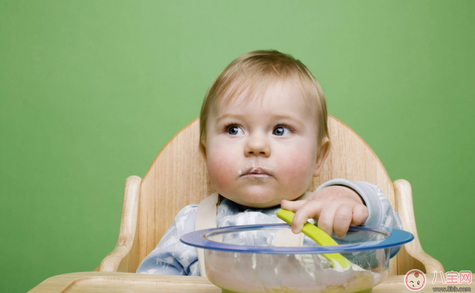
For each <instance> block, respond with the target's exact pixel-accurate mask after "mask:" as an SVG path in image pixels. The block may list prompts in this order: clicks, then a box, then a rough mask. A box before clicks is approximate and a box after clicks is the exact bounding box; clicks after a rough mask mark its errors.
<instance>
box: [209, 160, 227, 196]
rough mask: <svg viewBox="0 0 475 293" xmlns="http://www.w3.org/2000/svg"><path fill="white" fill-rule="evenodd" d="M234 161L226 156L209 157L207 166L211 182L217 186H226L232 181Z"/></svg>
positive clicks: (218, 187)
mask: <svg viewBox="0 0 475 293" xmlns="http://www.w3.org/2000/svg"><path fill="white" fill-rule="evenodd" d="M232 166H233V163H232V162H231V161H230V160H226V157H225V156H213V157H211V156H210V157H208V160H207V167H208V173H209V176H210V180H211V184H212V185H213V186H214V187H215V188H217V189H221V188H226V187H227V186H229V185H230V184H231V183H232V178H233V176H232V175H233V174H232V173H233V168H232Z"/></svg>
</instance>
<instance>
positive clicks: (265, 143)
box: [203, 82, 317, 208]
mask: <svg viewBox="0 0 475 293" xmlns="http://www.w3.org/2000/svg"><path fill="white" fill-rule="evenodd" d="M242 98H243V97H242V96H240V97H233V98H232V99H231V101H229V103H227V104H226V103H221V105H220V106H218V107H216V109H212V110H211V111H210V113H209V116H208V121H207V128H206V130H207V136H206V141H204V142H203V144H204V147H205V159H206V164H207V167H208V172H209V176H210V180H211V184H212V185H213V187H214V188H215V189H216V191H217V192H218V193H219V194H221V195H222V196H224V197H225V198H228V199H230V200H232V201H234V202H236V203H238V204H241V205H245V206H249V207H256V208H265V207H272V206H275V205H278V204H280V202H281V201H282V200H283V199H287V200H293V199H296V198H298V197H299V196H301V195H302V194H303V193H304V192H305V191H306V190H307V189H308V187H309V186H310V184H311V181H312V178H313V175H314V170H315V167H316V156H317V125H316V124H317V122H316V121H317V119H316V117H315V115H316V109H315V107H312V106H309V105H308V103H307V102H305V100H304V98H303V97H302V95H301V93H300V91H299V90H298V88H297V86H296V85H294V84H292V83H290V82H285V83H278V84H276V85H275V86H271V87H269V89H268V90H267V91H266V92H265V93H264V95H263V96H262V97H259V98H255V99H254V98H253V99H250V100H249V101H242Z"/></svg>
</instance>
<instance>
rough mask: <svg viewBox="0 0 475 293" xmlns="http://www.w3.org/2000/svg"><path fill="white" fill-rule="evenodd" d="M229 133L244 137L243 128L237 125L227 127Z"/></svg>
mask: <svg viewBox="0 0 475 293" xmlns="http://www.w3.org/2000/svg"><path fill="white" fill-rule="evenodd" d="M227 132H228V134H229V135H242V134H243V131H242V128H241V127H239V126H237V125H230V126H228V127H227Z"/></svg>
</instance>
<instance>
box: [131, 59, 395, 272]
mask: <svg viewBox="0 0 475 293" xmlns="http://www.w3.org/2000/svg"><path fill="white" fill-rule="evenodd" d="M199 143H200V149H201V152H202V154H203V158H204V159H205V161H206V166H207V169H208V174H209V179H210V182H211V184H212V186H213V187H214V189H215V190H216V191H217V193H216V194H215V195H214V196H215V198H216V199H217V200H216V202H215V206H216V205H218V207H217V211H216V215H212V216H213V217H216V218H215V220H213V224H214V222H216V226H217V227H222V226H230V225H245V224H262V223H278V222H280V220H279V219H278V218H277V217H276V215H275V212H276V211H277V210H278V209H280V208H281V207H282V208H284V209H287V210H291V211H294V212H295V217H294V220H293V224H292V231H293V232H294V233H299V232H300V231H301V229H302V226H303V224H304V223H305V222H306V221H307V220H308V219H311V218H313V219H315V220H317V221H318V226H319V227H320V228H321V229H323V230H324V231H325V232H327V233H328V234H330V235H331V234H332V233H335V236H337V237H343V236H345V235H346V233H347V231H348V229H349V226H350V225H362V224H366V225H368V226H386V227H395V228H402V225H401V223H400V220H399V217H398V215H397V214H396V213H395V212H394V211H393V210H392V208H391V206H390V204H389V202H388V200H387V198H386V197H385V196H384V194H383V193H382V192H381V190H379V188H378V187H376V186H375V185H373V184H371V183H367V182H351V181H348V180H345V179H334V180H331V181H328V182H325V183H324V184H322V185H321V186H319V187H318V188H317V189H316V190H315V191H314V192H313V193H312V192H308V189H309V187H310V185H311V183H312V179H313V177H315V176H319V174H320V172H321V170H322V166H323V163H324V161H325V158H326V157H327V156H328V153H329V150H330V138H329V135H328V127H327V109H326V102H325V97H324V95H323V92H322V89H321V87H320V85H319V84H318V82H317V81H316V79H315V78H314V77H313V75H312V74H311V73H310V71H309V70H308V69H307V67H306V66H305V65H304V64H302V62H300V61H299V60H296V59H294V58H293V57H292V56H290V55H286V54H282V53H280V52H278V51H254V52H250V53H247V54H244V55H242V56H240V57H238V58H237V59H235V60H234V61H232V62H231V63H230V64H229V65H228V66H227V67H226V68H225V69H224V70H223V72H221V74H220V75H219V76H218V77H217V78H216V80H215V81H214V82H213V84H212V85H211V87H210V88H209V90H208V92H207V93H206V96H205V99H204V101H203V106H202V109H201V115H200V142H199ZM302 198H304V199H302ZM213 201H214V199H213ZM197 210H198V205H196V204H195V205H189V206H187V207H185V208H183V209H182V210H181V211H180V212H179V213H178V215H177V217H176V218H175V222H174V223H173V224H172V226H171V227H170V229H169V230H168V231H167V232H166V233H165V235H164V236H163V237H162V239H161V241H160V242H159V243H158V245H157V247H156V248H155V249H154V250H153V251H152V252H151V253H150V254H149V255H148V256H147V257H146V258H145V259H144V260H143V262H142V264H141V265H140V266H139V268H138V269H137V272H138V273H154V274H173V275H195V276H199V275H200V266H199V264H198V256H197V251H196V249H195V248H194V247H190V246H187V245H185V244H183V243H181V242H180V241H179V239H180V237H181V236H182V235H184V234H186V233H188V232H191V231H194V230H195V221H196V214H197ZM213 219H214V218H213ZM396 253H397V250H394V251H392V256H394V255H395V254H396Z"/></svg>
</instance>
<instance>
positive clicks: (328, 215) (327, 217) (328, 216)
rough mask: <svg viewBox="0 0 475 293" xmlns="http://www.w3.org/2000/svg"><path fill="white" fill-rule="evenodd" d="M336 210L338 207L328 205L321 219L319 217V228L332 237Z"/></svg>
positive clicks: (323, 210)
mask: <svg viewBox="0 0 475 293" xmlns="http://www.w3.org/2000/svg"><path fill="white" fill-rule="evenodd" d="M336 209H337V206H335V205H329V204H327V205H325V208H324V209H322V212H321V214H320V217H318V227H319V228H320V229H322V230H323V231H325V233H327V234H328V235H330V236H331V235H332V233H333V219H334V218H335V211H336Z"/></svg>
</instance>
